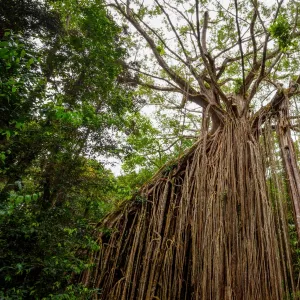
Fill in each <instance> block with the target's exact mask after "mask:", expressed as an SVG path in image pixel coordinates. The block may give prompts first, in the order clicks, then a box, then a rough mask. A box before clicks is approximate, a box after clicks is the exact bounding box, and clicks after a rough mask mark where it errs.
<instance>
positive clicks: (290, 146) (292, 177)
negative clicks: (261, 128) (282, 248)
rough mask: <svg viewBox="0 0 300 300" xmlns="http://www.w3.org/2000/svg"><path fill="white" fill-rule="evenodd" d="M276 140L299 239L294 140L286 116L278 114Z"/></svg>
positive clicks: (299, 180) (299, 183)
mask: <svg viewBox="0 0 300 300" xmlns="http://www.w3.org/2000/svg"><path fill="white" fill-rule="evenodd" d="M277 132H278V140H279V145H280V150H281V155H282V162H283V166H284V170H285V172H286V177H287V184H288V189H289V195H290V198H291V200H292V203H293V208H294V220H295V225H296V229H297V235H298V241H300V171H299V167H298V164H297V159H296V153H295V148H294V142H293V139H292V136H291V130H290V128H289V123H288V118H286V117H283V115H282V113H281V114H280V119H279V125H278V127H277Z"/></svg>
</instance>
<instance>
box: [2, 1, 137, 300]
mask: <svg viewBox="0 0 300 300" xmlns="http://www.w3.org/2000/svg"><path fill="white" fill-rule="evenodd" d="M8 2H9V1H8ZM8 2H7V3H6V5H4V6H1V12H3V14H2V16H3V18H4V19H5V23H4V24H2V25H3V26H4V27H3V28H2V27H1V30H2V29H3V30H4V28H5V29H6V28H7V29H8V30H7V31H5V34H3V35H2V34H0V66H1V71H0V97H1V105H0V110H1V116H3V118H1V120H0V125H1V126H0V133H1V135H0V165H1V173H0V248H1V250H0V278H1V279H0V298H1V299H77V298H84V299H87V298H88V297H89V295H90V293H91V291H90V290H88V289H87V288H86V287H84V286H82V285H80V284H78V283H77V282H76V280H77V277H78V276H79V273H80V272H81V271H83V270H85V269H87V268H90V266H91V265H90V263H89V261H88V258H87V256H86V252H87V251H89V250H96V249H98V246H97V244H96V243H95V241H94V230H95V229H94V226H95V224H96V223H97V222H98V221H99V220H100V219H101V218H102V217H103V215H104V214H105V213H106V212H107V211H109V210H110V209H111V207H112V206H113V205H114V204H113V203H114V202H115V201H116V200H118V199H119V198H121V197H122V195H121V194H120V195H119V194H118V193H119V192H118V191H119V190H118V182H117V180H116V179H115V178H114V176H113V175H112V173H111V172H110V171H108V170H107V169H106V168H105V167H104V165H103V164H101V163H99V161H97V160H96V159H98V160H99V157H100V155H102V156H103V155H106V156H109V155H120V154H121V153H127V152H128V149H126V148H125V147H124V146H123V143H122V139H118V137H117V136H116V134H115V133H116V131H123V132H124V131H125V130H126V127H127V123H126V122H127V121H126V115H127V114H129V113H131V112H132V111H135V110H136V104H135V103H134V99H133V97H132V89H131V88H127V89H124V87H123V86H120V85H119V84H118V82H117V81H116V79H117V76H118V74H119V73H120V71H121V68H120V64H119V63H118V60H120V59H122V58H123V57H124V56H125V49H124V48H123V47H122V43H121V35H120V29H119V27H118V26H117V25H116V24H115V23H114V22H113V21H112V19H111V17H110V16H109V14H108V13H107V11H106V10H105V8H104V6H103V5H102V4H101V3H99V2H98V3H97V4H95V3H94V2H93V3H88V2H82V3H78V2H77V1H53V2H50V1H49V2H47V4H45V5H44V4H41V3H40V2H39V1H21V2H19V1H12V2H9V3H8ZM23 8H24V10H22V9H23ZM11 9H16V10H17V11H22V13H21V14H19V15H17V16H16V15H12V14H11ZM68 14H70V16H68ZM15 18H17V19H18V22H17V23H16V20H15ZM44 18H45V19H44ZM67 20H69V23H68V22H67ZM52 25H53V26H52ZM1 30H0V31H1ZM18 31H23V33H24V36H23V35H22V34H21V33H18ZM124 134H125V133H123V135H124ZM118 195H119V196H118Z"/></svg>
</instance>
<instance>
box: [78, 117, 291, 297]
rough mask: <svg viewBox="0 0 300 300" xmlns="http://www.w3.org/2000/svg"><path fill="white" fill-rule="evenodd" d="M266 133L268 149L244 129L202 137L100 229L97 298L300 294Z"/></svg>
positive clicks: (93, 278)
mask: <svg viewBox="0 0 300 300" xmlns="http://www.w3.org/2000/svg"><path fill="white" fill-rule="evenodd" d="M265 127H266V128H265V130H264V135H263V136H264V139H263V141H264V143H261V144H264V145H265V146H261V145H259V143H258V141H257V140H256V139H255V138H254V137H253V135H252V134H251V130H250V128H249V126H248V125H247V123H246V122H245V123H243V122H234V121H230V122H228V123H227V124H225V125H224V127H223V128H222V129H219V130H218V131H217V132H215V134H214V135H213V136H210V135H208V134H206V133H204V134H203V136H202V137H201V138H200V139H199V141H198V142H197V144H196V145H195V146H194V147H193V148H192V149H191V150H190V151H189V152H188V153H187V154H186V155H185V156H184V157H182V158H180V159H179V160H178V161H177V162H176V163H175V164H170V165H169V166H167V167H165V169H164V170H161V171H160V172H159V173H158V174H156V176H155V177H154V178H153V180H152V181H151V183H149V184H147V185H146V186H145V187H143V188H142V190H141V192H140V194H139V195H137V196H135V197H134V198H133V199H132V201H129V202H127V203H126V204H124V205H123V207H122V208H120V209H119V210H118V211H115V212H114V213H112V214H110V215H109V216H108V217H107V218H106V219H105V220H104V221H103V222H102V223H101V224H100V226H101V227H102V228H103V229H102V231H100V232H101V233H100V235H99V238H98V242H99V244H100V251H97V252H94V253H92V254H91V262H93V263H95V268H94V269H92V270H90V271H86V272H84V273H83V274H82V282H83V283H84V284H85V285H87V286H90V287H94V288H96V289H98V293H97V294H95V298H96V299H123V300H125V299H126V300H127V299H139V300H141V299H160V300H163V299H172V300H173V299H213V300H216V299H238V300H239V299H244V300H245V299H285V297H287V299H289V298H288V297H289V296H290V295H295V291H296V289H297V288H296V287H295V282H296V281H297V280H295V279H294V277H295V274H293V270H292V258H291V255H290V249H289V241H288V239H289V237H288V225H287V221H286V215H287V209H288V208H287V204H286V203H287V201H286V199H285V186H284V182H283V180H282V179H281V176H280V173H279V171H278V170H279V167H278V160H277V159H275V158H273V157H277V156H276V155H277V153H275V152H276V147H273V144H274V141H273V140H272V139H273V133H272V132H271V131H268V130H267V126H265ZM272 143H273V144H272ZM273 152H274V153H273ZM266 153H267V154H268V155H266ZM267 157H268V158H267Z"/></svg>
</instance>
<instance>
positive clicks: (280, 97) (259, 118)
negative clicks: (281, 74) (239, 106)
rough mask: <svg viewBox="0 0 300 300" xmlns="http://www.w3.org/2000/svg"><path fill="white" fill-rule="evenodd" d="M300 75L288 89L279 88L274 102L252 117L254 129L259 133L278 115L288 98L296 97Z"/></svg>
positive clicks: (273, 99)
mask: <svg viewBox="0 0 300 300" xmlns="http://www.w3.org/2000/svg"><path fill="white" fill-rule="evenodd" d="M299 85H300V75H299V76H298V79H297V81H296V83H295V84H293V85H291V86H290V87H289V88H288V89H283V88H279V89H278V90H277V92H276V94H275V95H274V97H273V98H272V100H271V101H270V102H269V103H268V104H267V105H265V106H263V107H262V108H261V109H259V110H258V111H257V112H256V113H255V114H254V116H253V117H252V122H251V123H252V128H253V130H255V131H257V130H259V129H260V127H261V125H262V124H263V123H264V122H265V121H266V120H267V119H268V118H269V117H271V116H273V115H276V114H278V111H279V108H280V106H281V104H282V103H283V101H284V100H285V98H286V97H288V98H291V97H292V96H294V95H296V94H297V93H298V90H299Z"/></svg>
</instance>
